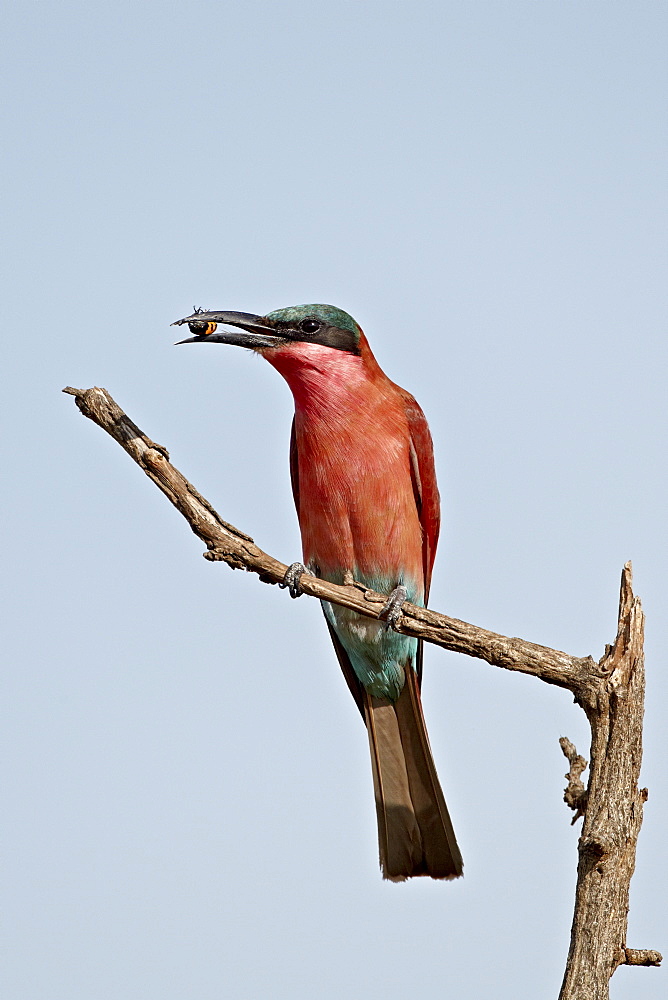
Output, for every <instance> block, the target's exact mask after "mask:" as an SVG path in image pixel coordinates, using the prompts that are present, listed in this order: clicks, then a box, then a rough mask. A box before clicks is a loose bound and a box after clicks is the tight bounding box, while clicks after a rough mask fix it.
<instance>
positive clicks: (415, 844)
mask: <svg viewBox="0 0 668 1000" xmlns="http://www.w3.org/2000/svg"><path fill="white" fill-rule="evenodd" d="M364 709H365V712H364V714H365V719H366V724H367V730H368V733H369V746H370V749H371V767H372V771H373V784H374V791H375V796H376V813H377V817H378V845H379V852H380V864H381V869H382V872H383V877H384V878H386V879H390V880H391V881H393V882H401V881H403V880H404V879H406V878H411V877H412V876H415V875H428V876H431V878H438V879H452V878H456V877H457V876H459V875H461V874H462V871H463V864H462V857H461V854H460V853H459V848H458V846H457V841H456V839H455V833H454V830H453V827H452V823H451V821H450V816H449V814H448V809H447V806H446V804H445V799H444V798H443V792H442V791H441V786H440V784H439V780H438V776H437V774H436V768H435V766H434V761H433V758H432V755H431V750H430V748H429V738H428V736H427V730H426V727H425V722H424V716H423V714H422V703H421V701H420V691H419V688H418V680H417V676H416V674H415V672H414V671H413V670H412V669H410V668H407V669H406V683H405V685H404V689H403V691H402V692H401V695H400V696H399V698H398V699H397V701H396V702H392V701H390V700H389V699H386V698H374V697H372V696H370V695H368V694H366V693H365V699H364Z"/></svg>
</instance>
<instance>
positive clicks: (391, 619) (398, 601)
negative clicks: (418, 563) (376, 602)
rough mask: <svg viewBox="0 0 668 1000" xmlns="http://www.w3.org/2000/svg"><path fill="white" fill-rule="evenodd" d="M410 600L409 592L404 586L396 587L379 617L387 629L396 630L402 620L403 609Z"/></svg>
mask: <svg viewBox="0 0 668 1000" xmlns="http://www.w3.org/2000/svg"><path fill="white" fill-rule="evenodd" d="M407 600H408V591H407V590H406V588H405V587H404V585H403V584H401V583H400V584H399V586H398V587H395V588H394V590H393V591H392V593H391V594H390V596H389V597H388V599H387V601H386V602H385V604H384V605H383V609H382V611H381V612H380V614H379V615H378V617H379V618H380V619H381V621H384V622H385V627H386V628H387V629H390V628H394V627H395V626H396V624H397V622H398V621H399V619H400V618H401V609H402V607H403V606H404V604H405V603H406V601H407Z"/></svg>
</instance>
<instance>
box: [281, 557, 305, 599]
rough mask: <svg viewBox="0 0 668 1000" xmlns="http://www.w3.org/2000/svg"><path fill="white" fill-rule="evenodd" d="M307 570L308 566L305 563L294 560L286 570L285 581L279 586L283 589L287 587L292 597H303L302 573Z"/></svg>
mask: <svg viewBox="0 0 668 1000" xmlns="http://www.w3.org/2000/svg"><path fill="white" fill-rule="evenodd" d="M305 572H306V566H304V563H300V562H293V563H291V565H290V566H288V568H287V569H286V571H285V576H284V577H283V582H282V583H279V585H278V586H279V587H280V588H281V589H282V590H283V589H285V588H286V587H287V589H288V592H289V594H290V597H301V596H302V594H303V593H304V591H303V590H302V588H301V583H300V580H301V577H302V573H305Z"/></svg>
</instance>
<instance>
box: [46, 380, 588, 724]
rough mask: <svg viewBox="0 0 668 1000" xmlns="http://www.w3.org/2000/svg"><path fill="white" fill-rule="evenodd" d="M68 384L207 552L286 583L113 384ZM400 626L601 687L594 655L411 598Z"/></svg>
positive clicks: (511, 664)
mask: <svg viewBox="0 0 668 1000" xmlns="http://www.w3.org/2000/svg"><path fill="white" fill-rule="evenodd" d="M63 391H64V392H66V393H69V394H70V395H72V396H74V397H75V399H76V402H77V406H78V407H79V409H80V410H81V412H82V413H83V415H84V416H86V417H88V418H89V419H90V420H92V421H93V422H94V423H96V424H98V425H99V426H100V427H102V429H103V430H105V431H107V433H108V434H110V435H111V436H112V437H113V438H114V440H115V441H117V442H118V443H119V444H120V445H121V447H123V448H124V449H125V451H126V452H127V453H128V454H129V455H130V457H131V458H132V459H134V461H135V462H136V463H137V464H138V465H139V466H140V468H141V469H142V470H143V471H144V472H145V473H146V475H147V476H148V477H149V478H150V479H152V480H153V482H154V483H155V484H156V486H158V488H159V489H160V490H162V492H163V493H164V494H165V496H166V497H167V498H168V499H169V500H170V501H171V503H173V504H174V506H175V507H176V508H177V510H178V511H179V512H180V513H181V514H182V515H183V516H184V517H185V519H186V520H187V522H188V524H189V525H190V527H191V528H192V530H193V531H194V532H195V534H196V535H197V536H198V537H199V538H201V540H202V541H203V542H204V544H205V545H206V547H207V551H206V552H205V553H204V555H205V558H207V559H210V560H213V561H222V562H226V563H227V565H228V566H231V567H232V569H246V570H249V571H250V572H253V573H257V574H258V575H259V577H260V579H261V580H263V581H264V582H265V583H282V582H283V578H284V576H285V572H286V570H287V568H288V567H287V565H286V564H285V563H282V562H280V561H279V560H278V559H275V558H273V556H270V555H268V554H267V553H266V552H263V551H262V549H261V548H259V546H257V545H256V544H255V543H254V541H253V539H252V538H251V537H250V536H249V535H247V534H245V533H244V532H243V531H240V530H239V529H238V528H235V527H234V525H231V524H229V523H228V522H227V521H224V520H223V519H222V518H221V517H220V515H219V514H218V513H217V512H216V511H215V510H214V508H213V507H212V505H211V504H210V503H209V502H208V501H207V500H205V499H204V497H203V496H201V494H200V493H198V492H197V490H196V489H195V487H194V486H192V484H191V483H189V482H188V480H187V479H186V478H185V476H183V475H182V474H181V473H180V472H179V471H178V469H176V468H175V467H174V466H173V465H172V464H171V462H170V461H169V454H168V452H167V450H166V449H165V448H163V447H162V446H161V445H157V444H155V442H153V441H152V440H151V439H150V438H149V437H148V436H147V435H146V434H144V433H143V431H141V430H140V429H139V427H137V425H136V424H135V423H133V421H132V420H130V418H129V417H128V416H127V415H126V414H125V413H124V412H123V411H122V410H121V408H120V407H119V406H118V404H117V403H116V402H115V401H114V400H113V399H112V397H111V396H110V394H109V393H108V392H107V391H106V389H100V388H97V387H94V388H92V389H73V388H71V387H70V386H68V387H67V388H66V389H64V390H63ZM300 585H301V588H302V590H303V592H304V593H305V594H308V595H309V596H311V597H317V598H319V599H320V600H324V601H331V602H333V603H334V604H340V605H342V606H343V607H345V608H350V609H351V610H352V611H358V612H359V613H360V614H363V615H367V616H368V617H369V618H378V616H379V614H380V612H381V610H382V608H383V606H384V604H385V602H386V601H387V596H386V595H384V594H378V593H375V592H374V591H372V590H368V589H367V588H366V587H365V586H363V585H362V584H360V583H356V582H354V581H353V582H352V583H350V584H348V585H346V586H341V587H340V586H337V585H336V584H333V583H327V581H326V580H320V579H318V577H315V576H311V575H310V574H308V573H305V574H304V575H303V576H302V577H301V579H300ZM396 631H397V632H402V633H404V634H405V635H412V636H416V637H418V638H420V639H424V640H425V641H426V642H431V643H434V644H435V645H437V646H443V647H444V648H445V649H450V650H452V651H454V652H456V653H465V654H467V655H468V656H475V657H477V658H478V659H482V660H486V661H487V662H488V663H490V664H492V665H494V666H497V667H503V668H504V669H505V670H516V671H519V672H521V673H525V674H532V675H533V676H535V677H539V678H540V679H541V680H543V681H546V682H547V683H548V684H556V685H558V686H559V687H564V688H568V689H569V690H571V691H573V693H574V694H575V696H576V698H577V700H578V701H580V702H582V703H583V704H584V703H591V704H592V705H593V704H594V703H595V697H596V695H595V692H596V686H597V683H598V681H599V680H600V678H601V677H602V676H603V674H602V673H601V670H600V668H599V666H598V665H597V664H596V663H595V661H594V660H593V659H592V658H591V657H590V656H587V657H582V658H581V657H577V656H569V654H568V653H563V652H561V651H560V650H557V649H549V648H548V647H546V646H539V645H537V644H536V643H533V642H526V641H525V640H524V639H516V638H510V637H508V636H504V635H498V634H497V633H496V632H489V631H487V630H486V629H482V628H478V627H477V626H475V625H470V624H468V623H467V622H463V621H459V620H458V619H457V618H448V617H447V616H446V615H442V614H438V613H437V612H435V611H429V610H427V609H426V608H419V607H417V606H416V605H414V604H410V603H408V602H407V603H406V604H404V605H403V607H402V615H401V618H400V620H399V622H398V624H397V626H396Z"/></svg>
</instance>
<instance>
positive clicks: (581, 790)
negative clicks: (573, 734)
mask: <svg viewBox="0 0 668 1000" xmlns="http://www.w3.org/2000/svg"><path fill="white" fill-rule="evenodd" d="M559 746H560V747H561V749H562V750H563V752H564V756H565V757H567V758H568V762H569V764H570V765H571V768H570V771H569V772H568V774H565V775H564V777H565V778H567V779H568V785H567V786H566V790H565V792H564V802H565V803H566V805H567V806H568V807H569V808H570V809H574V810H575V816H574V817H573V819H572V820H571V826H573V824H574V823H575V821H576V820H578V819H580V816H584V813H585V809H586V807H587V792H586V790H585V786H584V785H583V784H582V779H581V777H580V775H581V774H582V772H583V771H584V770H585V769H586V767H587V761H586V760H585V759H584V757H581V756H580V754H579V753H578V752H577V750H576V749H575V747H574V746H573V744H572V743H571V741H570V740H568V739H566V737H565V736H562V737H561V739H560V740H559Z"/></svg>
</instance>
